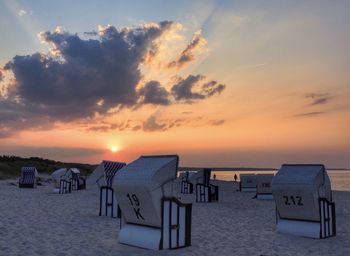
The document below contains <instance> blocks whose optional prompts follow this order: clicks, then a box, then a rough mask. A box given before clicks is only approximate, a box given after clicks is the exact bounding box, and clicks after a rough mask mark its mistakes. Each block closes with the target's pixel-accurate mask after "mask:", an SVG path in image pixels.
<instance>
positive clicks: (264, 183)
mask: <svg viewBox="0 0 350 256" xmlns="http://www.w3.org/2000/svg"><path fill="white" fill-rule="evenodd" d="M273 177H274V175H273V174H240V182H239V191H241V192H255V193H256V194H255V198H257V199H259V200H273V196H272V185H271V183H272V179H273Z"/></svg>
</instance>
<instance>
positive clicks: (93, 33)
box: [84, 30, 98, 36]
mask: <svg viewBox="0 0 350 256" xmlns="http://www.w3.org/2000/svg"><path fill="white" fill-rule="evenodd" d="M84 35H87V36H98V32H97V31H95V30H92V31H87V32H84Z"/></svg>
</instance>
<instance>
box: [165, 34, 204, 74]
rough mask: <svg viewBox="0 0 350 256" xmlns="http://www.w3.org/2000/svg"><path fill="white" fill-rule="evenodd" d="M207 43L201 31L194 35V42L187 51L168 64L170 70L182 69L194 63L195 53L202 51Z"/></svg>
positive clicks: (188, 46)
mask: <svg viewBox="0 0 350 256" xmlns="http://www.w3.org/2000/svg"><path fill="white" fill-rule="evenodd" d="M206 43H207V41H206V40H205V38H204V37H202V35H201V31H198V32H196V33H195V34H194V36H193V38H192V41H191V42H190V43H189V44H188V45H187V47H186V48H185V50H183V51H182V52H181V54H180V56H179V57H178V58H177V59H176V60H174V61H171V62H170V63H168V65H167V67H168V68H177V69H180V68H182V67H183V66H184V65H185V64H187V63H189V62H191V61H194V60H195V56H194V51H200V50H201V49H202V48H203V47H204V46H205V45H206Z"/></svg>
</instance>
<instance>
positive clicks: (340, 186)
mask: <svg viewBox="0 0 350 256" xmlns="http://www.w3.org/2000/svg"><path fill="white" fill-rule="evenodd" d="M276 172H277V171H274V170H271V171H212V177H213V175H214V174H215V175H216V179H217V180H226V181H233V180H234V179H233V176H234V175H235V173H236V174H237V176H238V177H239V174H241V173H242V174H248V173H255V174H259V173H263V174H264V173H265V174H267V173H273V174H275V173H276ZM327 172H328V175H329V177H330V179H331V183H332V190H341V191H350V171H338V170H328V171H327Z"/></svg>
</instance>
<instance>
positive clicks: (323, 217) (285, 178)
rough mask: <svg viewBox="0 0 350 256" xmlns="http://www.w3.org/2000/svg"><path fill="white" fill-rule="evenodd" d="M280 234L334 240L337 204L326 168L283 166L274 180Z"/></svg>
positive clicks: (300, 165) (317, 165)
mask: <svg viewBox="0 0 350 256" xmlns="http://www.w3.org/2000/svg"><path fill="white" fill-rule="evenodd" d="M272 193H273V197H274V199H275V202H276V211H277V212H276V219H277V220H276V221H277V231H279V232H281V233H287V234H294V235H299V236H305V237H310V238H327V237H331V236H335V234H336V222H335V203H334V202H332V190H331V183H330V180H329V177H328V175H327V172H326V169H325V167H324V165H320V164H316V165H308V164H297V165H287V164H284V165H282V167H281V169H280V170H279V171H278V173H277V174H276V176H275V177H274V178H273V180H272Z"/></svg>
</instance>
